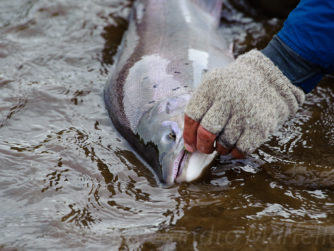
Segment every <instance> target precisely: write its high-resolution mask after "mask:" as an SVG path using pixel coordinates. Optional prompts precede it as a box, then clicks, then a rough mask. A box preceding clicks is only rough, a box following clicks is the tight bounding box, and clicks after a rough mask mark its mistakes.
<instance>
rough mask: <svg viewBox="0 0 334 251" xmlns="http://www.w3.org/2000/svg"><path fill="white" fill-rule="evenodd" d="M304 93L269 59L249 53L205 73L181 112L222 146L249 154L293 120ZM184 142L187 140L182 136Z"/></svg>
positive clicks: (255, 51) (252, 52)
mask: <svg viewBox="0 0 334 251" xmlns="http://www.w3.org/2000/svg"><path fill="white" fill-rule="evenodd" d="M304 99H305V95H304V92H303V91H302V90H301V89H299V88H298V87H296V86H294V85H293V84H291V83H290V81H289V80H288V78H287V77H285V76H284V75H283V73H282V72H281V71H280V70H279V69H278V68H277V67H276V66H275V65H274V64H273V63H272V61H271V60H270V59H269V58H267V57H266V56H264V55H263V54H262V53H261V52H259V51H257V50H252V51H250V52H248V53H246V54H244V55H242V56H239V57H238V59H237V60H236V61H234V62H233V63H232V64H231V65H229V66H228V67H226V68H218V69H215V70H212V71H210V72H208V73H207V74H206V75H205V76H204V77H203V80H202V83H201V85H200V86H199V87H198V89H197V90H196V92H195V93H194V95H193V96H192V98H191V99H190V101H189V103H188V105H187V107H186V110H185V113H186V115H187V116H188V117H190V119H193V120H195V121H197V122H200V125H201V126H202V127H203V128H204V129H206V130H207V131H208V132H209V133H210V132H211V133H212V134H214V135H215V136H216V137H218V138H216V140H217V139H218V143H220V144H221V145H222V146H223V147H225V148H227V149H232V148H236V149H237V150H238V151H239V152H240V153H242V154H245V155H246V154H250V153H252V152H253V151H255V150H256V148H257V147H259V146H260V145H261V144H262V143H264V142H265V141H266V140H267V139H268V137H269V136H270V135H271V134H272V133H273V132H274V131H275V130H277V129H278V128H279V127H280V126H281V125H282V124H283V123H284V122H285V121H286V120H287V119H288V118H289V117H291V116H294V115H295V113H296V112H297V110H298V107H299V106H300V105H301V104H302V103H303V102H304ZM185 143H186V144H189V143H190V144H191V143H192V142H187V140H186V137H185Z"/></svg>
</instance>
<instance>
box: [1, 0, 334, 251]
mask: <svg viewBox="0 0 334 251" xmlns="http://www.w3.org/2000/svg"><path fill="white" fill-rule="evenodd" d="M130 6H131V2H130V1H121V0H92V1H88V0H87V1H79V0H71V1H67V0H56V1H48V0H30V1H21V0H1V3H0V89H1V92H0V97H1V98H0V199H1V200H0V249H1V250H2V249H3V250H16V249H17V250H55V249H60V250H63V249H73V250H85V249H87V250H91V249H93V248H95V249H96V250H118V249H120V250H127V249H129V250H134V249H139V250H212V249H214V248H215V249H222V248H225V249H228V250H260V249H262V250H269V249H270V250H282V249H289V250H301V249H303V250H318V249H319V250H333V248H334V210H333V209H334V192H333V188H334V169H333V168H334V126H333V122H334V106H333V104H334V81H333V79H330V78H329V79H327V80H326V81H324V82H323V83H321V84H320V85H319V86H318V87H317V89H316V90H314V91H313V92H312V93H311V94H309V95H308V96H307V101H306V102H305V104H304V106H303V109H302V110H301V111H300V112H299V113H298V115H297V116H296V118H295V119H293V120H291V121H289V122H288V123H286V124H285V125H284V127H283V128H282V129H281V130H280V131H279V132H278V133H276V134H275V135H274V136H273V137H272V138H271V139H270V140H269V141H268V142H267V143H266V144H264V145H263V146H262V147H261V148H260V149H259V150H258V151H257V152H256V153H254V154H253V155H252V156H250V157H249V158H248V159H246V160H244V161H237V160H228V159H217V160H216V162H215V164H214V166H213V167H211V168H210V170H209V171H208V173H207V174H206V175H205V176H204V177H203V178H202V179H201V180H199V181H197V182H194V183H191V184H181V185H176V186H173V187H171V188H167V189H166V188H162V187H161V186H159V184H158V183H157V182H156V181H155V179H154V177H153V176H152V174H151V173H150V171H148V170H147V168H145V166H144V165H143V164H142V163H141V162H140V160H139V159H138V158H137V157H136V156H135V155H134V153H133V150H131V148H130V147H129V146H128V145H127V143H126V142H125V141H124V140H123V139H122V137H120V135H119V134H118V133H117V132H116V131H115V129H114V128H113V126H112V124H111V121H110V119H109V117H108V114H107V112H106V110H105V107H104V102H103V98H102V92H103V88H104V85H105V82H106V79H107V78H108V75H109V74H110V71H111V68H112V64H113V60H112V56H113V55H114V54H115V51H116V49H117V46H118V45H119V43H120V40H121V37H122V34H123V32H124V30H125V29H126V27H127V22H126V17H127V15H128V13H129V10H130ZM223 14H224V18H223V21H224V22H225V24H224V25H223V26H222V29H221V32H222V33H223V34H224V35H225V36H226V37H227V38H228V39H230V41H234V42H235V53H236V54H238V53H240V52H242V51H246V50H248V49H249V48H252V47H254V46H257V47H259V48H260V47H261V46H262V47H263V46H264V44H265V43H266V42H265V41H267V40H268V38H270V37H271V36H272V34H274V33H275V32H276V31H277V30H278V29H279V27H280V25H281V23H282V22H281V20H279V19H275V18H264V17H259V16H257V15H256V16H251V15H246V14H245V13H242V12H240V10H238V9H235V8H233V6H232V5H230V4H229V2H227V5H226V7H225V9H224V11H223Z"/></svg>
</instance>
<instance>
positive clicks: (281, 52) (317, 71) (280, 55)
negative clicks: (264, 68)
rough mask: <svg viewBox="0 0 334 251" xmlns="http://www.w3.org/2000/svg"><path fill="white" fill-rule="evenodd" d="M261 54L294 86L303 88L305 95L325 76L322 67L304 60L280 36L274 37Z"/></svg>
mask: <svg viewBox="0 0 334 251" xmlns="http://www.w3.org/2000/svg"><path fill="white" fill-rule="evenodd" d="M261 52H262V53H263V54H264V55H265V56H266V57H268V58H269V59H270V60H271V61H272V62H273V63H274V65H276V66H277V67H278V68H279V69H280V71H281V72H282V73H283V74H284V75H285V76H286V77H287V78H288V79H289V80H290V82H291V83H292V84H293V85H295V86H297V87H299V88H301V89H302V90H303V91H304V92H305V93H308V92H310V91H311V90H312V89H313V88H315V86H316V85H317V84H318V83H319V81H320V80H321V78H322V77H323V76H324V72H323V70H322V68H321V67H320V66H318V65H315V64H313V63H311V62H309V61H307V60H306V59H304V58H302V57H301V56H300V55H298V54H297V53H296V52H295V51H293V50H292V49H291V48H290V47H289V46H288V45H286V44H285V43H284V42H283V41H282V40H281V39H280V38H279V37H278V36H274V38H273V39H272V40H271V41H270V43H269V44H268V45H267V47H266V48H264V49H263V50H262V51H261Z"/></svg>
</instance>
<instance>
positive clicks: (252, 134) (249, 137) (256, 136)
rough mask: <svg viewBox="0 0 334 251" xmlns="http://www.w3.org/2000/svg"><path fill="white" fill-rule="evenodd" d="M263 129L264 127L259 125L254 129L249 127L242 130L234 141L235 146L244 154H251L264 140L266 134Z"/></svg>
mask: <svg viewBox="0 0 334 251" xmlns="http://www.w3.org/2000/svg"><path fill="white" fill-rule="evenodd" d="M253 128H254V127H253ZM265 131H266V129H265V128H261V127H260V126H258V127H257V129H256V130H254V129H250V128H249V129H246V130H244V131H243V133H242V134H241V136H240V138H239V139H238V142H237V143H236V148H237V149H238V150H239V152H243V153H244V154H245V155H246V154H251V153H252V152H254V151H255V150H256V148H258V147H259V146H260V145H261V144H263V143H264V142H265V140H266V135H268V134H267V133H266V132H265Z"/></svg>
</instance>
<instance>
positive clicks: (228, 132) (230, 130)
mask: <svg viewBox="0 0 334 251" xmlns="http://www.w3.org/2000/svg"><path fill="white" fill-rule="evenodd" d="M241 123H242V122H240V121H239V119H238V118H237V116H232V117H231V118H230V119H229V120H228V121H227V123H226V126H225V127H224V130H223V131H222V132H221V134H220V135H219V138H218V143H219V144H220V145H222V146H223V147H224V148H225V149H227V150H229V153H230V152H231V150H232V149H233V148H234V147H235V144H236V143H237V141H238V140H239V138H240V135H241V133H242V130H243V128H242V125H241Z"/></svg>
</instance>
